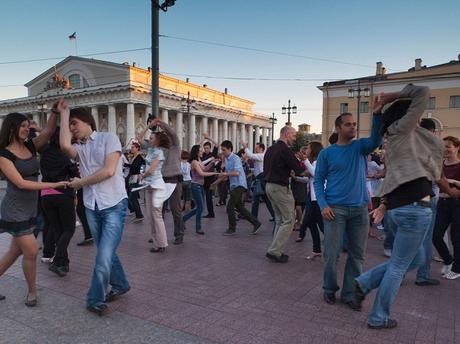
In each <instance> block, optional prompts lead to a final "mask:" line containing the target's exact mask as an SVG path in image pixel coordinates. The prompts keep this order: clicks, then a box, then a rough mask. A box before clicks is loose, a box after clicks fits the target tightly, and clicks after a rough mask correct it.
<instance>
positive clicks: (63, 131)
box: [57, 99, 77, 160]
mask: <svg viewBox="0 0 460 344" xmlns="http://www.w3.org/2000/svg"><path fill="white" fill-rule="evenodd" d="M57 110H58V111H59V112H60V114H61V128H60V130H59V144H60V146H61V150H62V151H63V152H64V153H65V154H67V156H68V157H69V158H70V159H73V160H75V159H76V158H77V150H76V149H75V148H74V147H73V146H72V142H71V141H72V135H71V134H70V129H69V116H70V109H69V105H68V104H67V102H66V101H65V100H64V99H60V100H59V102H58V105H57Z"/></svg>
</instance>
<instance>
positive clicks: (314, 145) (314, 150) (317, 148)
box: [309, 141, 323, 161]
mask: <svg viewBox="0 0 460 344" xmlns="http://www.w3.org/2000/svg"><path fill="white" fill-rule="evenodd" d="M309 145H310V152H311V156H310V159H311V160H312V161H315V160H316V159H318V155H319V152H321V150H322V149H323V145H322V144H321V142H317V141H312V142H310V143H309Z"/></svg>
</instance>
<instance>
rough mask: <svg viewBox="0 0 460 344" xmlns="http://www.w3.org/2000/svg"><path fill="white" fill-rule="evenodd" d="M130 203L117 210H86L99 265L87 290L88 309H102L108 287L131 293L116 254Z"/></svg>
mask: <svg viewBox="0 0 460 344" xmlns="http://www.w3.org/2000/svg"><path fill="white" fill-rule="evenodd" d="M127 209H128V199H126V198H125V199H123V200H122V201H120V202H119V203H118V204H116V205H115V206H113V207H111V208H108V209H104V210H99V209H98V208H97V205H96V208H95V210H91V209H88V208H86V216H87V218H88V223H89V228H90V230H91V234H92V236H93V238H94V241H95V243H96V247H97V252H96V264H95V266H94V271H93V277H92V279H91V286H90V288H89V290H88V295H87V305H88V306H99V305H101V304H103V303H105V295H106V293H107V288H108V285H109V284H110V285H111V286H112V290H113V291H114V292H120V291H123V290H126V289H128V287H129V284H128V281H127V280H126V276H125V272H124V270H123V267H122V265H121V262H120V259H118V256H117V254H116V251H117V247H118V244H119V243H120V241H121V237H122V235H123V230H124V227H125V218H126V210H127Z"/></svg>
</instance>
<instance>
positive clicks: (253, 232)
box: [251, 222, 262, 235]
mask: <svg viewBox="0 0 460 344" xmlns="http://www.w3.org/2000/svg"><path fill="white" fill-rule="evenodd" d="M260 226H262V223H260V222H257V223H256V224H255V225H254V227H253V229H252V232H251V234H252V235H256V234H257V232H258V231H259V229H260Z"/></svg>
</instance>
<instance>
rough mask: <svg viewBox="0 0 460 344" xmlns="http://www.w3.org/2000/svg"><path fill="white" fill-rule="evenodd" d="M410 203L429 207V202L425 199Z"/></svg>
mask: <svg viewBox="0 0 460 344" xmlns="http://www.w3.org/2000/svg"><path fill="white" fill-rule="evenodd" d="M412 205H419V206H421V207H425V208H431V205H430V202H427V201H417V202H414V203H412Z"/></svg>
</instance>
